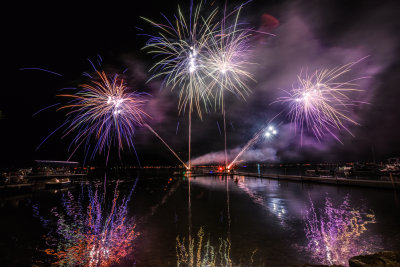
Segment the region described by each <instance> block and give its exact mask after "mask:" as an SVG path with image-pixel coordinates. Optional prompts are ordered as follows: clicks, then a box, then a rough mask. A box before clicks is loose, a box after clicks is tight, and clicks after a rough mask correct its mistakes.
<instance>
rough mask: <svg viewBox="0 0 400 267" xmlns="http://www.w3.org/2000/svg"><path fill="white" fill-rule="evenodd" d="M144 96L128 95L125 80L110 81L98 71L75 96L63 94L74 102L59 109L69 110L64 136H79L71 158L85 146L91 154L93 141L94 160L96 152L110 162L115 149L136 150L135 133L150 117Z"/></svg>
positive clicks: (132, 93) (74, 142) (116, 76)
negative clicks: (91, 142)
mask: <svg viewBox="0 0 400 267" xmlns="http://www.w3.org/2000/svg"><path fill="white" fill-rule="evenodd" d="M144 95H145V94H144V93H138V92H129V91H128V87H127V85H126V83H125V81H124V79H122V78H120V77H119V76H118V75H114V76H113V77H112V78H110V77H109V76H107V74H106V73H105V72H104V71H98V70H96V72H95V76H94V77H93V78H91V80H90V82H89V83H88V84H82V85H81V86H80V87H79V89H78V91H77V92H76V93H75V94H60V95H59V96H61V97H66V98H69V99H71V101H70V102H69V103H68V104H67V105H64V106H63V107H61V108H59V109H69V112H68V113H67V122H68V127H67V129H66V131H65V134H64V136H66V135H69V134H71V133H72V132H76V136H75V138H74V139H73V141H72V143H71V145H72V144H74V145H76V148H75V150H74V152H73V153H72V154H74V153H75V151H76V150H77V148H78V147H80V146H81V145H82V144H85V147H86V149H87V151H89V149H90V145H91V144H90V141H91V140H92V139H94V140H95V141H96V143H95V146H94V148H93V153H92V157H94V155H95V153H96V152H97V151H98V152H99V153H102V152H107V159H108V155H109V151H110V147H111V146H112V145H116V146H117V147H118V152H119V153H120V151H121V150H122V149H123V147H124V145H127V146H128V147H129V148H133V149H134V145H133V136H134V133H135V129H136V128H137V127H140V126H143V125H144V124H145V120H146V118H148V117H149V116H148V115H147V114H146V113H145V112H144V111H143V110H142V109H141V108H142V106H143V105H144V103H145V98H144ZM71 156H72V155H71Z"/></svg>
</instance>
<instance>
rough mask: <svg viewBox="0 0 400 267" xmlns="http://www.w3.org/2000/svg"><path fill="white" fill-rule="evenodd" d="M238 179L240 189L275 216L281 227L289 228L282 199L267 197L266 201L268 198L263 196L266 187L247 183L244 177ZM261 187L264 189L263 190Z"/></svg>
mask: <svg viewBox="0 0 400 267" xmlns="http://www.w3.org/2000/svg"><path fill="white" fill-rule="evenodd" d="M236 179H237V180H236V181H237V184H238V186H239V188H240V189H242V190H243V192H245V193H246V194H247V195H248V196H249V198H250V199H251V200H252V201H253V202H254V203H256V204H257V205H260V206H261V207H262V208H263V209H264V210H266V211H269V212H270V213H272V214H274V215H275V216H276V218H277V219H278V220H279V221H280V224H281V225H283V226H287V225H286V223H285V220H286V219H288V218H287V216H286V214H287V210H286V206H285V203H284V202H283V200H282V199H280V198H277V197H274V196H271V195H267V197H268V199H265V197H266V196H265V195H263V194H262V193H263V192H264V191H265V185H263V184H260V183H258V182H256V183H254V182H253V183H252V182H245V177H244V176H239V177H237V178H236ZM260 187H262V189H261V190H260ZM270 189H271V190H275V189H274V188H273V187H270Z"/></svg>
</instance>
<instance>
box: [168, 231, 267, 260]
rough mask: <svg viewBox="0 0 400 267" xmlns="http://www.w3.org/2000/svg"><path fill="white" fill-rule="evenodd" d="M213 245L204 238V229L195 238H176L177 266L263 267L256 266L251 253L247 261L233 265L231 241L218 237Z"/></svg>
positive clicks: (209, 239) (208, 239)
mask: <svg viewBox="0 0 400 267" xmlns="http://www.w3.org/2000/svg"><path fill="white" fill-rule="evenodd" d="M218 240H219V242H218V243H217V244H216V245H215V244H213V243H212V240H211V238H210V237H208V238H206V237H205V233H204V228H203V227H200V230H199V231H198V233H197V237H193V238H189V239H188V240H186V239H185V238H182V239H181V238H180V237H179V236H177V237H176V257H177V264H176V265H177V266H178V267H179V266H185V267H193V266H198V267H205V266H210V267H215V266H230V267H231V266H264V264H262V263H258V264H256V263H255V261H254V259H253V258H254V254H255V253H256V250H254V251H253V253H252V254H251V256H250V258H249V259H244V260H240V262H239V263H236V262H235V263H234V262H233V261H232V258H231V256H232V255H231V241H230V239H229V238H222V237H220V238H219V239H218Z"/></svg>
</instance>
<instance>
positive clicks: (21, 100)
mask: <svg viewBox="0 0 400 267" xmlns="http://www.w3.org/2000/svg"><path fill="white" fill-rule="evenodd" d="M178 3H179V4H180V5H181V6H182V7H184V8H185V9H186V8H188V6H189V3H190V2H189V1H179V2H178V1H176V2H174V1H172V2H171V1H159V2H157V1H153V0H149V1H141V2H140V4H138V2H137V1H129V2H123V1H112V2H109V3H108V4H100V2H98V3H93V4H89V3H86V4H83V3H79V4H72V3H71V2H54V3H53V4H51V5H48V4H46V5H45V4H41V3H39V2H37V1H34V2H32V1H30V2H29V3H28V2H27V3H24V2H15V3H14V4H12V6H8V7H7V9H5V10H4V12H6V13H11V16H7V17H8V18H9V19H8V20H7V22H6V23H3V24H2V25H3V34H2V36H3V38H2V43H3V44H5V45H6V48H3V49H2V51H3V57H4V58H5V59H6V60H4V61H3V69H4V70H5V72H3V76H2V77H3V81H4V82H3V86H2V87H1V89H0V111H1V113H0V135H1V136H0V137H1V138H0V157H1V158H0V160H1V163H0V166H1V167H16V166H23V165H29V164H30V163H31V162H32V160H34V159H53V160H66V159H68V156H69V154H70V152H71V151H69V152H68V146H69V143H70V142H71V137H66V138H64V139H61V136H62V134H61V132H60V133H56V134H54V135H53V136H51V137H50V138H49V139H48V140H47V141H46V142H45V143H44V144H43V146H42V147H41V148H40V149H39V150H37V151H36V150H35V149H36V147H37V146H38V145H39V144H40V143H41V142H42V140H43V139H44V138H45V137H46V136H47V135H48V134H49V133H51V132H52V131H53V130H54V129H56V128H57V127H58V126H60V125H61V124H62V123H63V121H64V119H65V113H63V111H58V112H56V108H50V109H48V110H46V111H43V112H40V113H39V114H37V115H35V116H32V115H33V114H35V112H37V111H38V110H40V109H42V108H45V107H47V106H50V105H52V104H55V103H59V102H60V101H61V99H60V98H59V97H56V94H57V93H59V91H58V90H59V89H61V88H65V87H76V86H77V85H78V84H80V82H81V81H82V79H83V78H82V73H83V72H85V71H90V70H91V66H90V64H89V62H88V59H92V60H95V59H96V58H97V55H101V57H102V59H103V66H104V68H105V69H106V70H109V71H111V72H122V71H124V70H125V69H126V68H128V70H127V72H126V75H127V79H128V84H129V86H131V87H132V88H134V89H135V90H139V91H144V92H148V93H150V94H151V95H152V97H151V98H150V100H149V103H148V106H147V107H146V111H147V112H148V113H149V114H150V115H151V116H152V120H150V122H149V124H150V125H151V126H152V127H153V128H154V129H155V130H156V131H157V132H158V133H159V134H160V135H161V136H163V137H164V138H165V140H166V141H167V142H168V143H169V144H170V145H171V146H172V147H174V148H175V149H176V151H177V152H178V153H179V154H180V155H181V156H182V157H183V158H184V159H186V158H187V152H186V151H187V116H186V115H187V114H184V115H182V114H181V115H180V116H179V114H178V110H177V92H176V91H173V92H171V90H170V88H164V87H162V86H161V80H155V81H152V82H150V83H146V81H147V79H148V78H149V77H150V74H149V73H148V69H149V68H150V67H151V64H152V60H151V57H150V56H149V55H146V53H145V52H144V51H141V50H140V48H141V47H142V46H143V45H144V44H145V42H146V38H145V37H143V36H140V35H139V34H140V33H142V32H141V31H140V30H138V29H137V27H138V28H141V29H143V30H144V31H145V32H150V33H154V29H152V28H151V27H150V26H149V25H148V24H147V23H146V22H145V21H143V20H142V19H140V16H144V17H149V18H152V19H154V20H158V21H162V16H161V14H160V12H162V13H164V14H165V15H166V16H167V17H169V18H171V17H172V16H173V14H174V12H176V10H177V5H178ZM239 3H240V2H238V1H230V2H228V8H232V7H234V6H236V5H237V4H239ZM222 4H223V2H222V1H221V3H220V5H222ZM214 5H218V1H215V3H214ZM267 14H269V15H270V16H273V17H274V18H276V20H277V21H279V23H276V21H275V20H273V19H271V18H270V17H269V16H267ZM399 17H400V3H399V2H398V1H376V0H375V1H369V0H360V1H348V0H347V1H335V0H325V1H321V0H319V1H317V0H307V1H306V0H304V1H277V0H276V1H261V0H255V1H253V2H252V3H249V4H248V5H247V6H246V7H245V8H244V9H243V11H242V14H241V21H243V22H246V23H249V25H251V26H252V27H253V28H255V29H260V30H268V31H270V32H271V33H273V34H274V36H264V35H262V36H256V37H255V38H254V40H253V41H252V47H253V48H254V49H253V54H252V55H251V57H252V60H253V61H254V62H256V63H257V65H256V66H255V67H254V69H252V70H251V71H252V72H253V73H254V76H255V79H256V80H257V82H250V83H249V87H250V88H251V90H252V93H251V95H250V96H249V97H248V98H247V99H246V100H245V101H244V100H243V99H240V98H238V97H237V96H234V95H229V96H228V98H227V126H228V128H227V129H228V131H227V135H228V147H229V149H230V151H229V152H230V157H233V156H234V155H235V153H237V151H238V149H239V148H240V147H242V146H243V145H244V144H245V143H246V142H247V141H248V140H249V139H250V138H251V137H252V136H253V134H254V133H255V132H256V131H257V130H258V129H260V128H261V127H262V126H263V125H265V123H266V122H267V121H269V120H270V119H271V118H272V117H274V116H275V115H276V114H278V113H279V112H281V111H282V110H283V112H282V115H280V116H279V117H278V118H277V119H276V120H274V123H275V124H276V125H279V126H278V129H279V136H278V137H277V138H276V139H274V140H272V141H266V140H260V141H259V142H258V143H257V144H256V145H255V146H253V147H252V148H251V149H250V151H249V152H248V153H246V154H245V159H246V160H249V161H251V160H253V161H259V162H309V161H314V162H321V161H328V162H346V161H357V160H363V161H372V160H377V161H382V160H386V159H387V158H389V157H394V156H400V138H399V136H400V134H399V130H400V126H399V123H400V105H399V104H398V101H399V100H400V90H399V84H400V75H399V74H400V64H399V63H400V61H399V58H400V49H399V38H400V37H399V32H400V20H399ZM268 18H269V19H268ZM278 24H279V25H278ZM365 56H368V57H367V58H366V59H364V60H363V61H362V62H360V63H359V64H357V65H356V66H354V67H353V70H352V75H354V76H356V77H361V76H369V78H368V79H363V80H362V81H361V82H360V85H361V87H362V89H364V92H362V93H359V94H357V95H356V96H354V97H356V98H357V99H359V100H360V101H366V102H369V103H370V104H368V105H360V106H357V107H355V108H354V110H353V113H352V116H353V117H354V118H355V119H356V120H357V121H358V122H359V123H360V126H355V125H349V129H350V130H351V132H352V133H353V134H354V137H352V136H351V135H350V134H348V133H347V132H345V131H344V132H342V133H341V134H340V139H341V141H342V143H343V144H340V143H339V142H337V141H335V140H334V139H333V138H332V137H329V136H326V137H325V138H323V139H322V140H320V141H319V142H318V141H317V140H316V139H315V138H314V137H313V136H312V135H307V134H306V136H305V137H304V139H303V142H302V144H301V143H300V141H299V140H300V138H299V134H298V133H295V132H294V131H293V130H291V127H290V121H289V119H288V117H287V116H285V115H286V114H287V110H285V106H283V105H281V104H271V103H272V102H273V101H274V100H275V99H276V98H277V97H279V96H282V92H283V91H282V90H284V89H290V88H291V86H292V84H293V82H295V80H296V75H297V74H298V73H299V72H300V70H302V69H308V70H314V69H317V68H322V67H328V68H331V67H334V66H340V65H343V64H346V63H349V62H352V61H356V60H358V59H361V58H363V57H365ZM33 67H35V68H43V69H47V70H51V71H54V72H56V73H59V74H62V76H57V75H53V74H50V73H47V72H41V71H38V70H21V69H22V68H33ZM178 122H179V127H178V130H177V124H178ZM222 122H223V121H222V115H221V114H220V113H218V112H213V111H211V112H210V113H209V114H206V115H205V116H204V118H203V120H202V121H201V120H200V119H199V118H198V116H197V115H194V120H193V130H192V133H193V138H192V147H193V153H192V158H193V159H195V162H196V160H197V163H207V162H209V161H210V159H212V160H214V161H221V159H222V158H221V155H222V152H221V151H222V149H223V136H222V135H221V134H220V132H219V130H218V124H219V125H220V126H222ZM176 132H177V133H176ZM135 145H136V148H137V152H138V155H139V158H140V161H141V163H142V165H156V164H177V163H178V162H177V161H176V160H175V159H174V158H173V156H172V155H171V154H170V153H169V151H168V150H167V149H166V148H165V147H164V146H163V145H162V144H161V142H159V141H158V140H157V139H156V138H155V137H154V136H153V135H152V134H151V133H150V132H148V131H147V130H146V129H138V131H137V134H136V137H135ZM111 151H112V153H111V155H112V156H111V159H110V162H109V164H110V165H112V164H116V163H119V162H122V163H124V164H132V165H135V164H137V160H136V157H135V154H134V153H133V152H132V151H124V153H122V158H121V159H118V156H116V154H117V153H116V150H115V149H113V150H111ZM208 153H211V154H208ZM83 158H84V153H83V151H79V152H78V153H77V154H75V155H74V156H73V158H72V160H74V161H79V162H83ZM89 162H90V163H92V164H95V165H105V157H104V155H98V156H96V158H95V160H94V161H89Z"/></svg>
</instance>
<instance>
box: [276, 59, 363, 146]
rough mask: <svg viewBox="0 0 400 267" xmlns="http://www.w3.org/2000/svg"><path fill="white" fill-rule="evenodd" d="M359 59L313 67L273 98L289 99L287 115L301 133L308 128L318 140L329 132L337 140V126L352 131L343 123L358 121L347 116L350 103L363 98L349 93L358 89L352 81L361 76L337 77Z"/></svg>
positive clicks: (356, 102) (287, 100) (346, 71)
mask: <svg viewBox="0 0 400 267" xmlns="http://www.w3.org/2000/svg"><path fill="white" fill-rule="evenodd" d="M359 61H360V60H359ZM359 61H357V62H352V63H349V64H346V65H344V66H341V67H336V68H333V69H321V70H316V71H315V72H314V73H313V74H312V75H308V74H307V73H305V74H303V73H301V74H300V75H298V82H297V84H296V85H295V86H293V88H292V90H290V91H288V92H287V94H288V96H285V97H280V98H278V100H277V101H276V102H282V103H289V117H290V119H291V121H292V122H293V123H294V124H295V128H296V129H298V128H299V129H300V131H301V135H303V131H304V130H305V129H308V130H310V131H311V132H312V133H313V134H314V136H315V137H316V138H317V139H318V140H320V139H321V138H322V137H323V136H325V135H327V134H329V135H331V136H333V137H334V138H335V139H336V140H338V141H339V142H340V139H339V137H338V135H337V133H336V132H337V131H338V130H342V129H344V130H346V131H347V132H348V133H350V134H351V135H352V133H351V132H350V130H349V129H348V126H347V125H348V124H353V125H359V124H358V123H357V122H356V121H355V120H354V119H352V118H351V114H350V112H351V107H354V106H356V105H358V104H361V103H365V102H360V101H355V100H353V99H352V98H351V93H352V92H357V91H358V92H359V91H362V90H361V89H358V85H357V84H356V81H357V80H360V79H363V78H365V77H361V78H357V79H352V80H349V81H344V82H341V81H340V80H341V79H342V76H344V75H345V74H347V73H348V72H350V71H351V67H352V66H354V64H356V63H358V62H359Z"/></svg>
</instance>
